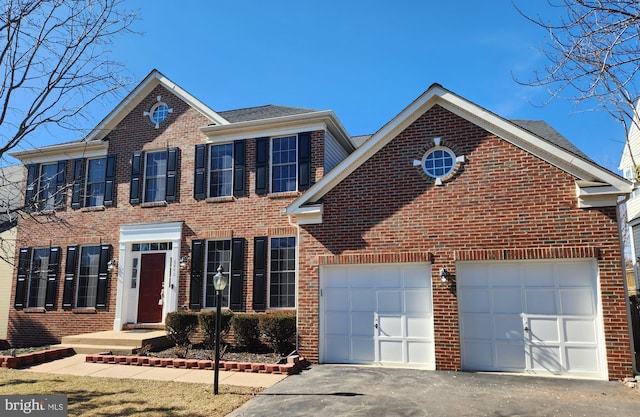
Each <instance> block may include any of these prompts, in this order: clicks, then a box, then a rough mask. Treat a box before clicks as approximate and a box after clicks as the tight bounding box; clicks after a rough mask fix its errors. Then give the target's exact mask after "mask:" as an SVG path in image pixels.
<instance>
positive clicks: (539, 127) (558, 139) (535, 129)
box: [511, 120, 593, 162]
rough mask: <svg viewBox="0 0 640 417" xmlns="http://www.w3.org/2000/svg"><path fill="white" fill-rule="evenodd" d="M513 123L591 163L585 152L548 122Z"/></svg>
mask: <svg viewBox="0 0 640 417" xmlns="http://www.w3.org/2000/svg"><path fill="white" fill-rule="evenodd" d="M511 122H512V123H515V124H517V125H518V126H520V127H521V128H523V129H526V130H528V131H529V132H531V133H533V134H534V135H538V136H539V137H541V138H542V139H544V140H546V141H548V142H550V143H553V144H554V145H558V146H559V147H561V148H562V149H564V150H565V151H568V152H571V153H572V154H574V155H576V156H579V157H580V158H583V159H586V160H588V161H591V159H590V158H589V157H588V156H587V155H586V154H585V153H584V152H582V151H581V150H580V149H578V148H576V147H575V145H574V144H573V143H571V142H569V140H568V139H567V138H565V137H564V136H562V135H561V134H560V133H558V131H557V130H555V129H554V128H553V127H551V126H550V125H549V124H547V122H545V121H544V120H511ZM591 162H593V161H591Z"/></svg>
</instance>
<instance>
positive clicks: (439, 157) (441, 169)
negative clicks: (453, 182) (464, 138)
mask: <svg viewBox="0 0 640 417" xmlns="http://www.w3.org/2000/svg"><path fill="white" fill-rule="evenodd" d="M455 166H456V156H455V155H454V153H453V152H452V151H451V150H450V149H449V148H445V147H443V146H436V147H434V148H432V149H430V150H429V152H427V153H426V154H425V155H424V158H423V162H422V168H423V170H424V172H425V174H427V175H428V176H430V177H432V178H442V177H446V176H447V175H449V174H450V173H451V172H452V171H453V169H454V168H455Z"/></svg>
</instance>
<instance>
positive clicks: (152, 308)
mask: <svg viewBox="0 0 640 417" xmlns="http://www.w3.org/2000/svg"><path fill="white" fill-rule="evenodd" d="M164 258H165V254H164V253H147V254H143V255H142V260H141V262H140V288H139V290H138V323H161V322H162V305H160V304H158V301H160V298H161V293H162V283H163V281H164Z"/></svg>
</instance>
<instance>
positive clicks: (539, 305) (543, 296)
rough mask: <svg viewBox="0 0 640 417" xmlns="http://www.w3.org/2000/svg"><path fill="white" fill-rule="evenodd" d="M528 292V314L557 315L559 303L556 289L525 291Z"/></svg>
mask: <svg viewBox="0 0 640 417" xmlns="http://www.w3.org/2000/svg"><path fill="white" fill-rule="evenodd" d="M525 292H526V295H525V297H526V303H527V304H526V311H527V313H528V314H549V315H554V316H555V315H557V314H558V313H559V311H558V303H557V301H556V297H557V294H558V293H557V291H556V290H555V289H547V290H542V289H538V290H525Z"/></svg>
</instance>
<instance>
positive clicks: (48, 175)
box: [40, 163, 58, 210]
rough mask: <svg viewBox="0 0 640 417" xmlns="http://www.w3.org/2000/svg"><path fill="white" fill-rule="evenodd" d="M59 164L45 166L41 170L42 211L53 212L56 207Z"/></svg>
mask: <svg viewBox="0 0 640 417" xmlns="http://www.w3.org/2000/svg"><path fill="white" fill-rule="evenodd" d="M57 176H58V164H57V163H55V164H49V165H43V166H42V168H41V170H40V198H41V200H42V207H41V210H53V209H54V208H55V206H56V183H57Z"/></svg>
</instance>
